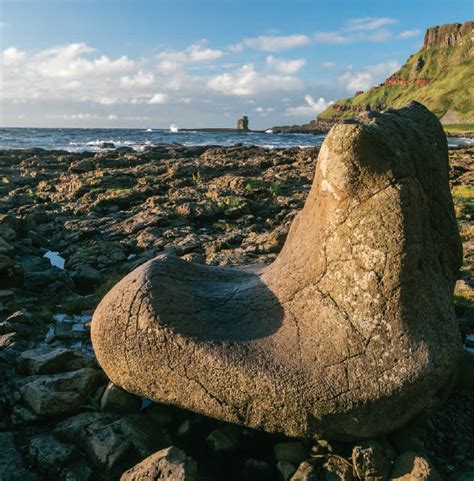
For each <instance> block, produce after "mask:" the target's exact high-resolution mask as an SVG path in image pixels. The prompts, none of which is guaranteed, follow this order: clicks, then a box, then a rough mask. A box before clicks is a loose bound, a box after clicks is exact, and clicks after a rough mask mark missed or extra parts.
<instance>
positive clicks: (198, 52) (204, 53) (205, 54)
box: [158, 40, 224, 68]
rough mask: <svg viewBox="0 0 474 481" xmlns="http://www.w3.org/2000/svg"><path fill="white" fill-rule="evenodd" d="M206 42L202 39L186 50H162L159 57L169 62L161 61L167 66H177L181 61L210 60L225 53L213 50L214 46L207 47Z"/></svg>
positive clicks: (196, 61)
mask: <svg viewBox="0 0 474 481" xmlns="http://www.w3.org/2000/svg"><path fill="white" fill-rule="evenodd" d="M206 43H207V42H206V41H205V40H201V41H199V42H196V43H193V44H192V45H190V46H189V47H187V48H186V49H185V50H181V51H179V50H168V51H166V52H161V53H160V54H159V55H158V57H159V58H160V59H161V60H162V61H163V62H168V64H166V63H165V64H163V62H161V63H162V64H163V66H164V67H165V68H166V66H168V67H170V66H175V65H177V64H180V63H198V62H210V61H212V60H217V59H218V58H221V57H222V56H223V55H224V52H223V51H222V50H213V49H212V48H208V47H206Z"/></svg>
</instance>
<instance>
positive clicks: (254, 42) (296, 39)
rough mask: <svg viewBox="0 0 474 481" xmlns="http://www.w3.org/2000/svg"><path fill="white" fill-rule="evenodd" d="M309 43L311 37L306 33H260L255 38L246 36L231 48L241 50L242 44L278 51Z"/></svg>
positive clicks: (258, 48)
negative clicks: (278, 34)
mask: <svg viewBox="0 0 474 481" xmlns="http://www.w3.org/2000/svg"><path fill="white" fill-rule="evenodd" d="M310 43H311V38H310V37H308V36H307V35H302V34H294V35H281V36H271V35H261V36H260V37H255V38H246V39H244V40H243V41H242V42H241V43H240V44H237V45H234V46H233V47H232V49H233V50H234V51H235V49H237V51H239V50H241V49H242V47H243V46H246V47H252V48H256V49H257V50H263V51H264V52H278V51H280V50H288V49H290V48H295V47H301V46H303V45H308V44H310Z"/></svg>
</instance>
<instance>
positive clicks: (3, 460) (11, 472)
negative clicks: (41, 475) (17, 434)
mask: <svg viewBox="0 0 474 481" xmlns="http://www.w3.org/2000/svg"><path fill="white" fill-rule="evenodd" d="M0 446H1V447H2V449H0V479H1V480H2V481H36V480H37V479H38V477H37V476H36V474H33V473H32V472H31V471H28V470H27V469H26V468H25V465H24V464H23V459H22V457H21V454H20V453H19V452H18V451H17V449H16V448H15V444H14V442H13V434H12V433H0Z"/></svg>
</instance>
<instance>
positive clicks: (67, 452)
mask: <svg viewBox="0 0 474 481" xmlns="http://www.w3.org/2000/svg"><path fill="white" fill-rule="evenodd" d="M77 455H78V453H77V450H76V448H75V447H74V446H72V445H70V444H64V443H61V442H60V441H58V440H57V439H55V438H54V437H53V436H51V435H50V434H44V435H40V436H35V437H34V438H32V439H31V441H30V443H29V447H28V459H29V461H30V463H31V464H32V466H34V467H35V468H36V469H37V470H38V471H39V472H41V473H44V474H46V475H47V476H49V477H50V479H58V478H59V474H60V472H61V470H62V467H63V466H64V465H66V464H67V463H69V461H72V460H73V459H74V458H75V457H76V456H77Z"/></svg>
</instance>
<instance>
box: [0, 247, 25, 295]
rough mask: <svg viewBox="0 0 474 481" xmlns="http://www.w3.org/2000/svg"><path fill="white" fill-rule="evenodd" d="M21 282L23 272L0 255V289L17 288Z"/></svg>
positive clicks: (10, 259) (8, 257) (7, 257)
mask: <svg viewBox="0 0 474 481" xmlns="http://www.w3.org/2000/svg"><path fill="white" fill-rule="evenodd" d="M22 281H23V270H22V269H21V267H20V266H19V265H18V264H16V262H15V261H14V260H13V259H12V258H11V257H10V256H7V255H5V254H0V288H1V289H5V288H8V287H17V286H19V285H21V283H22Z"/></svg>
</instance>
